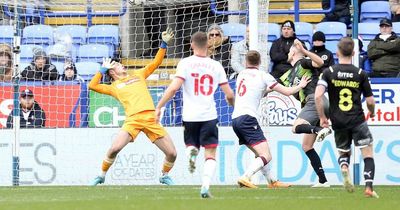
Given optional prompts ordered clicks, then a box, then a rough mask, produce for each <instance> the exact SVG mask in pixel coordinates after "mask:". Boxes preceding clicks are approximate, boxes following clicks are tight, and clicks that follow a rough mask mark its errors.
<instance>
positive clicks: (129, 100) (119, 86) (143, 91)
mask: <svg viewBox="0 0 400 210" xmlns="http://www.w3.org/2000/svg"><path fill="white" fill-rule="evenodd" d="M165 52H166V49H163V48H160V49H159V50H158V52H157V55H156V57H155V58H154V60H153V61H152V62H151V63H150V64H148V65H147V66H146V67H144V68H142V69H139V70H134V71H133V73H132V74H129V75H128V76H127V77H125V78H123V79H119V80H116V81H114V82H113V83H111V85H106V84H99V82H100V80H101V77H102V74H101V73H100V72H98V73H97V74H96V75H95V76H94V77H93V79H92V80H91V81H90V83H89V88H90V89H91V90H94V91H96V92H98V93H102V94H107V95H111V96H113V97H114V98H116V99H117V100H118V101H119V102H120V103H121V104H122V106H123V107H124V109H125V115H126V117H127V118H128V117H130V116H132V115H134V114H136V113H139V112H142V111H146V110H154V103H153V99H152V98H151V95H150V92H149V90H148V88H147V85H146V78H147V77H148V76H150V75H151V74H152V73H153V72H154V71H155V70H156V69H157V68H158V66H159V65H160V64H161V63H162V61H163V59H164V56H165Z"/></svg>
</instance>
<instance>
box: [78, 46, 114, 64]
mask: <svg viewBox="0 0 400 210" xmlns="http://www.w3.org/2000/svg"><path fill="white" fill-rule="evenodd" d="M110 56H111V55H110V54H109V49H108V47H107V45H103V44H87V45H82V46H81V47H79V52H78V61H80V62H82V61H92V62H98V63H100V62H103V58H104V57H110Z"/></svg>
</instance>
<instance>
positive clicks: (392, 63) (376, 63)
mask: <svg viewBox="0 0 400 210" xmlns="http://www.w3.org/2000/svg"><path fill="white" fill-rule="evenodd" d="M379 28H380V31H381V33H379V34H378V35H376V37H375V39H373V40H372V41H371V42H370V43H369V45H368V50H367V52H368V57H369V59H370V60H371V61H372V75H371V76H372V77H398V76H399V71H400V62H399V60H400V38H399V37H397V35H396V33H394V32H393V31H392V30H393V29H392V21H391V20H389V19H386V18H384V19H382V20H381V21H380V23H379Z"/></svg>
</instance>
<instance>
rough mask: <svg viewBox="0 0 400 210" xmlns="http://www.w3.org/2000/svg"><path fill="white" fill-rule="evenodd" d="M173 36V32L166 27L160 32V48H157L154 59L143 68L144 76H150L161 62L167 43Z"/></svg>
mask: <svg viewBox="0 0 400 210" xmlns="http://www.w3.org/2000/svg"><path fill="white" fill-rule="evenodd" d="M173 38H174V32H173V31H172V29H171V28H167V30H166V31H164V32H162V40H163V41H162V42H161V46H160V49H159V50H158V52H157V54H156V57H155V58H154V60H153V61H152V62H151V63H149V64H147V66H146V67H144V69H143V74H144V78H147V77H148V76H150V75H151V74H152V73H153V72H154V71H155V70H156V69H157V68H158V67H159V66H160V64H161V63H162V61H163V60H164V57H165V53H166V52H167V45H168V44H170V43H171V42H172V40H173Z"/></svg>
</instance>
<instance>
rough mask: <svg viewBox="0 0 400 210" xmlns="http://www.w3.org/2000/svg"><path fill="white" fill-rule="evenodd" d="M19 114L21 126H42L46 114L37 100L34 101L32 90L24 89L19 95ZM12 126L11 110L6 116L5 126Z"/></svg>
mask: <svg viewBox="0 0 400 210" xmlns="http://www.w3.org/2000/svg"><path fill="white" fill-rule="evenodd" d="M19 102H20V104H19V116H20V127H21V128H43V127H44V126H45V124H46V115H45V113H44V111H43V109H42V108H41V107H40V105H39V104H38V102H36V101H35V98H34V96H33V92H32V90H29V89H26V90H24V91H22V92H21V94H20V97H19ZM12 127H13V112H12V111H11V113H10V115H8V118H7V128H12Z"/></svg>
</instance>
